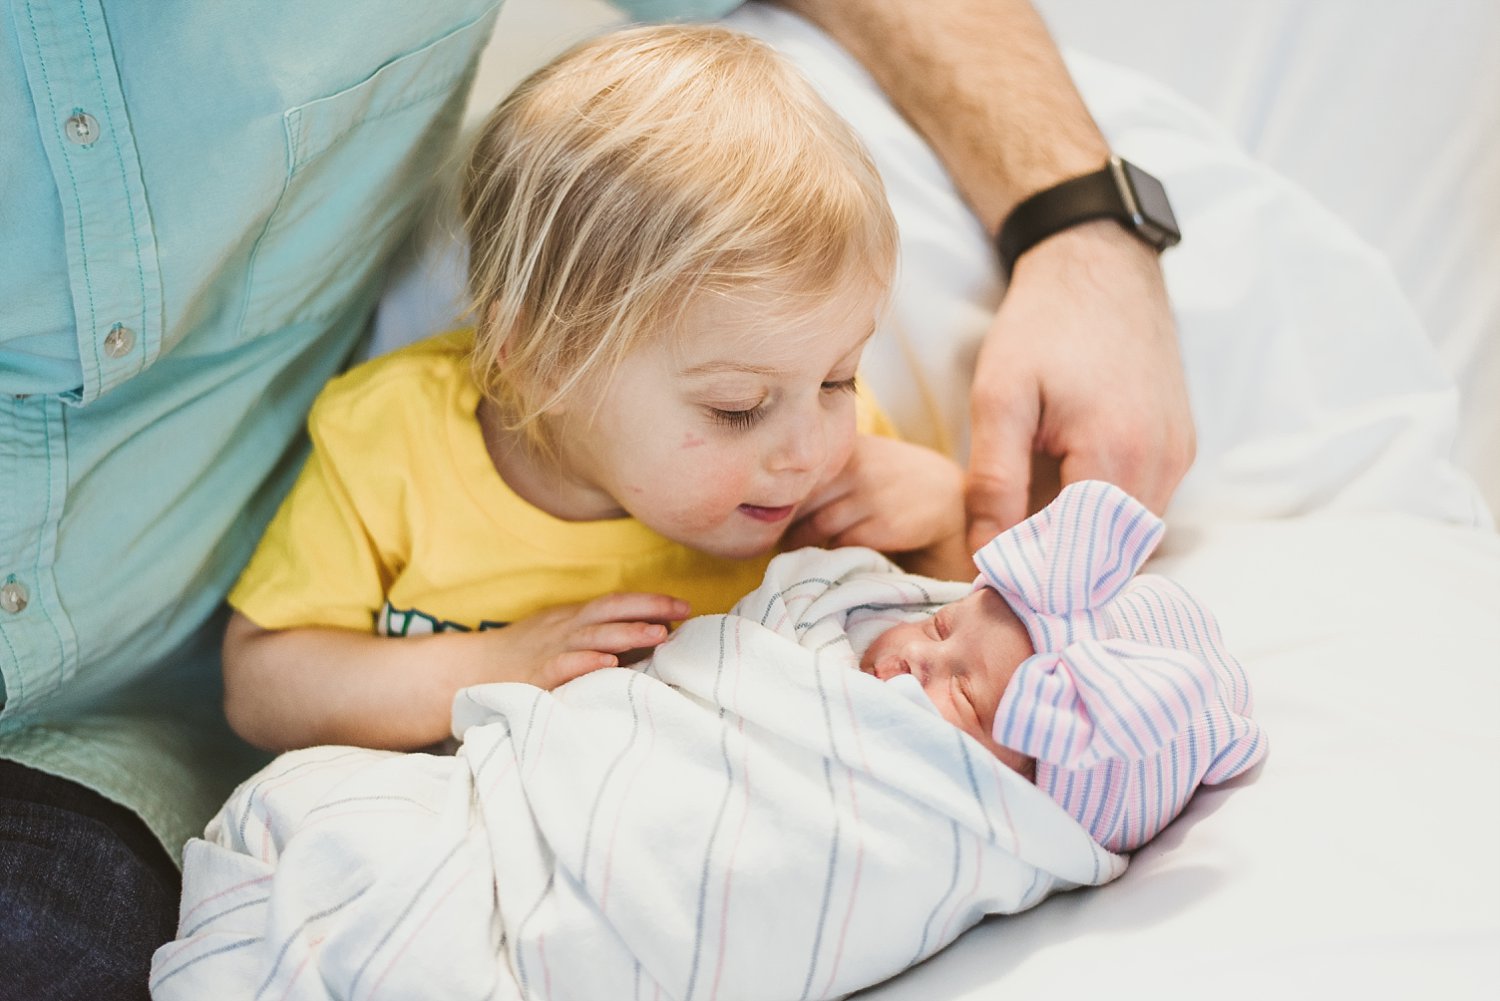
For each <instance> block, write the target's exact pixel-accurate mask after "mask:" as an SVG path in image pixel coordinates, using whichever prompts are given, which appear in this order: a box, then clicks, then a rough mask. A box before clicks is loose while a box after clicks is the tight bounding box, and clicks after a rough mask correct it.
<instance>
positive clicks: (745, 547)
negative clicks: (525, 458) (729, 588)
mask: <svg viewBox="0 0 1500 1001" xmlns="http://www.w3.org/2000/svg"><path fill="white" fill-rule="evenodd" d="M881 301H882V296H881V289H880V287H879V286H878V285H877V284H876V283H874V282H869V283H860V284H857V285H854V286H851V287H848V288H845V289H843V290H842V291H841V292H840V293H838V294H835V295H832V296H828V297H824V298H822V299H819V300H818V301H816V302H806V301H803V302H798V303H796V304H795V306H788V305H787V304H786V303H785V302H777V301H773V300H772V299H771V298H770V297H769V296H767V297H764V301H756V300H754V299H746V298H740V299H735V300H730V299H725V298H722V297H718V296H711V295H700V296H699V297H697V298H696V299H695V300H693V301H691V302H689V303H688V305H687V308H686V310H685V312H684V316H683V320H682V325H681V330H682V332H681V335H680V336H679V337H677V338H673V337H671V336H664V337H662V338H660V339H659V340H658V341H656V342H654V343H648V344H645V345H642V346H641V347H639V348H637V349H635V350H633V351H631V352H630V353H629V354H628V355H627V356H626V357H625V358H624V359H623V360H622V362H621V363H620V365H619V367H618V368H617V369H616V370H615V372H614V374H613V377H612V378H611V380H610V382H609V384H608V386H607V387H606V388H605V391H604V398H603V400H602V401H601V402H600V405H599V407H598V409H597V411H596V410H594V409H593V401H591V400H581V401H580V402H579V403H577V404H575V405H574V407H575V409H576V411H578V412H577V413H576V414H569V413H564V414H563V415H562V417H563V421H564V423H563V435H562V436H561V437H562V440H563V450H564V464H565V466H566V467H567V468H566V470H565V473H566V475H569V476H570V477H571V478H572V479H573V480H574V482H575V483H577V484H578V485H579V487H580V488H581V489H584V490H592V491H593V492H594V493H595V494H596V496H597V498H598V506H599V508H600V513H599V515H598V517H601V518H605V517H618V516H620V515H622V514H629V515H630V516H632V517H634V518H636V519H637V520H639V521H641V522H642V523H644V524H646V525H647V526H649V527H650V528H652V529H654V530H656V531H657V532H659V533H660V534H662V535H664V536H666V537H667V538H669V539H673V540H675V541H677V542H680V543H682V544H684V545H687V546H690V547H692V548H694V549H698V550H701V551H703V552H708V553H712V554H714V555H717V556H726V557H735V558H743V557H749V556H756V555H760V554H763V553H766V552H769V551H770V550H771V549H773V548H774V547H775V545H776V544H777V542H778V541H779V540H780V539H781V536H782V534H783V533H784V532H785V531H786V528H787V526H788V525H789V524H791V522H792V520H793V519H794V518H795V517H796V515H797V513H798V511H799V509H800V508H801V506H802V505H803V503H804V502H805V501H806V500H807V499H808V497H809V496H810V495H811V494H812V493H813V492H814V490H816V489H817V488H818V487H819V486H820V485H821V484H823V483H825V482H826V481H828V480H829V479H831V478H832V477H833V476H834V475H835V474H836V473H837V472H838V471H839V470H841V469H842V468H843V467H844V465H845V464H846V463H847V462H848V461H849V455H850V452H851V450H852V449H853V445H854V434H855V431H854V424H855V414H854V393H853V387H854V374H855V370H856V368H857V367H858V365H859V359H860V354H861V352H862V351H863V350H864V345H865V342H866V341H867V340H868V339H869V337H870V335H871V333H872V332H873V331H874V328H875V318H876V313H877V311H878V309H879V306H880V304H881ZM569 418H572V419H573V420H574V421H575V423H574V424H573V425H572V426H569V424H568V423H567V422H568V419H569Z"/></svg>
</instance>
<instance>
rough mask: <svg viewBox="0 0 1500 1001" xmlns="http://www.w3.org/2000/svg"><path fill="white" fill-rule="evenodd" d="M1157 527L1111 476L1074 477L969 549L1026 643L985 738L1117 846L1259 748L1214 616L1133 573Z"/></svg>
mask: <svg viewBox="0 0 1500 1001" xmlns="http://www.w3.org/2000/svg"><path fill="white" fill-rule="evenodd" d="M1162 530H1163V526H1162V522H1161V520H1160V519H1159V518H1157V517H1156V516H1155V515H1153V514H1152V513H1151V512H1150V511H1148V510H1146V508H1145V507H1144V506H1143V505H1141V504H1140V502H1138V501H1136V500H1135V499H1134V498H1132V497H1131V496H1130V495H1128V494H1126V493H1125V492H1124V491H1122V490H1120V489H1119V488H1118V487H1115V486H1112V485H1110V484H1108V483H1101V482H1097V481H1085V482H1081V483H1074V484H1070V485H1068V486H1067V487H1064V488H1063V490H1062V492H1061V493H1060V494H1058V496H1057V499H1056V500H1055V501H1053V502H1052V503H1051V504H1049V505H1048V506H1047V507H1046V508H1044V509H1043V510H1041V511H1039V512H1038V513H1037V514H1035V515H1033V516H1032V517H1031V518H1028V519H1027V520H1026V521H1024V522H1022V523H1021V524H1019V525H1017V526H1016V527H1015V528H1012V529H1010V530H1009V531H1006V532H1002V533H1001V534H1000V535H998V536H996V537H995V538H994V539H993V540H992V541H991V542H990V543H989V544H988V545H986V546H985V547H984V548H982V549H980V550H979V551H978V552H976V553H975V554H974V562H975V564H976V565H977V566H978V567H979V571H980V575H979V577H978V579H977V580H975V582H974V585H975V587H992V588H994V589H995V590H997V591H999V592H1000V594H1001V595H1002V596H1004V598H1005V599H1006V601H1007V602H1008V603H1009V604H1010V606H1011V608H1012V609H1013V610H1014V611H1015V613H1016V615H1017V617H1018V618H1020V620H1021V621H1022V623H1023V624H1024V625H1025V626H1026V630H1027V632H1028V633H1029V634H1030V636H1031V642H1032V646H1033V648H1034V649H1035V651H1036V653H1035V654H1034V655H1033V656H1031V657H1029V658H1027V659H1026V660H1025V661H1024V662H1022V664H1021V666H1020V667H1019V668H1017V669H1016V673H1015V675H1014V676H1013V677H1012V678H1011V681H1010V684H1009V686H1008V687H1007V688H1006V690H1005V695H1004V696H1003V697H1002V698H1001V700H1000V706H999V709H998V711H997V713H996V715H995V726H994V732H993V735H994V738H995V741H996V742H997V743H999V744H1003V745H1004V746H1006V747H1009V748H1012V749H1013V750H1016V751H1019V752H1021V753H1022V754H1025V755H1028V756H1030V757H1033V758H1035V759H1036V785H1037V787H1038V788H1039V789H1041V790H1042V791H1044V792H1046V793H1047V794H1048V795H1049V796H1051V797H1052V799H1053V800H1055V801H1056V802H1057V803H1058V804H1059V805H1061V806H1062V807H1063V809H1065V810H1067V811H1068V812H1069V813H1070V814H1072V816H1073V817H1074V818H1075V819H1076V820H1077V821H1078V822H1079V823H1080V824H1082V825H1083V826H1084V827H1085V828H1086V829H1087V830H1088V832H1089V833H1090V835H1092V836H1093V838H1094V840H1095V841H1097V842H1099V843H1100V844H1101V845H1103V846H1104V847H1106V848H1108V849H1110V850H1111V851H1117V852H1119V851H1131V850H1133V849H1135V848H1137V847H1139V846H1140V845H1142V844H1144V843H1145V842H1146V841H1149V840H1150V839H1151V838H1152V837H1154V836H1155V835H1156V834H1157V833H1158V832H1159V831H1160V830H1161V829H1162V828H1163V827H1165V826H1166V825H1167V824H1168V823H1170V822H1171V821H1172V819H1173V818H1174V817H1176V816H1177V814H1178V813H1180V812H1181V811H1182V808H1183V807H1184V806H1186V805H1187V802H1188V800H1189V799H1190V798H1191V797H1192V794H1193V792H1194V790H1195V789H1197V787H1198V785H1199V784H1200V783H1208V784H1211V785H1212V784H1216V783H1219V782H1223V781H1225V780H1227V779H1229V778H1232V777H1233V776H1235V775H1238V774H1240V773H1241V772H1243V771H1245V770H1246V769H1248V768H1250V767H1251V766H1253V765H1254V764H1255V763H1256V762H1258V761H1260V759H1261V758H1263V757H1264V756H1265V753H1266V740H1265V735H1264V734H1263V732H1262V731H1261V728H1260V725H1259V724H1258V723H1256V722H1255V721H1254V720H1252V719H1250V717H1249V713H1250V710H1251V698H1250V686H1249V682H1248V680H1247V679H1246V677H1245V672H1244V669H1243V668H1242V667H1241V666H1240V664H1239V662H1238V661H1236V660H1235V659H1234V657H1233V656H1232V655H1230V653H1229V651H1228V650H1226V649H1225V647H1224V643H1223V640H1222V638H1221V637H1220V635H1219V626H1218V622H1217V621H1215V619H1214V617H1213V615H1212V614H1211V613H1210V612H1209V611H1208V610H1207V609H1206V608H1204V607H1203V606H1202V605H1200V604H1199V603H1198V602H1197V601H1196V600H1195V599H1194V598H1193V597H1192V596H1191V595H1190V594H1188V593H1187V592H1186V591H1185V590H1183V588H1182V587H1181V586H1180V585H1178V584H1177V583H1175V582H1174V581H1171V580H1168V579H1167V578H1165V577H1161V576H1157V575H1155V574H1142V575H1140V576H1136V575H1135V572H1136V570H1137V569H1138V568H1139V567H1140V565H1141V564H1142V563H1144V562H1145V560H1146V557H1147V556H1149V555H1150V554H1151V551H1152V550H1153V549H1155V548H1156V544H1157V543H1158V542H1159V541H1160V539H1161V534H1162Z"/></svg>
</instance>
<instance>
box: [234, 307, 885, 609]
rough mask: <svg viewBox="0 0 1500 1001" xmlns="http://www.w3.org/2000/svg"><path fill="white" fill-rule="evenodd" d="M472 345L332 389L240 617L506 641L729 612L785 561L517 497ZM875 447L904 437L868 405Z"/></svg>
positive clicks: (380, 364) (411, 354)
mask: <svg viewBox="0 0 1500 1001" xmlns="http://www.w3.org/2000/svg"><path fill="white" fill-rule="evenodd" d="M472 337H473V334H472V331H467V330H460V331H454V332H452V333H449V334H443V335H440V336H437V337H433V338H429V339H427V340H425V341H421V342H418V343H416V344H413V345H411V346H410V347H407V348H405V349H403V350H401V351H398V352H395V353H394V354H390V355H386V356H385V357H382V358H377V359H375V360H374V361H371V362H368V363H366V364H364V365H361V366H360V367H358V368H356V369H354V370H352V371H350V372H349V373H347V374H345V375H343V376H341V377H339V378H338V379H335V380H334V381H333V382H331V383H329V385H328V386H327V388H325V389H324V390H323V392H322V394H321V395H319V397H318V399H317V402H316V403H315V404H314V405H313V409H312V413H311V415H310V416H309V418H308V430H309V432H310V434H311V436H312V445H313V449H312V454H311V455H310V456H309V457H308V460H307V465H306V466H305V467H303V470H302V473H301V475H300V477H299V478H298V480H297V482H296V484H295V485H294V486H293V487H292V491H291V493H289V494H288V495H287V498H286V500H285V501H284V502H283V503H282V505H281V509H280V510H279V511H278V512H277V514H276V517H275V519H274V520H273V521H272V522H271V524H270V526H269V527H268V528H267V529H266V534H265V536H264V537H263V538H262V539H261V541H260V545H259V547H258V548H257V549H256V552H255V555H254V556H253V557H252V559H251V561H250V565H249V566H248V567H246V569H245V572H244V574H243V575H242V576H241V577H240V580H239V582H238V583H237V584H236V585H235V587H234V590H233V591H231V592H230V595H229V602H230V604H232V605H233V606H234V607H235V608H237V609H238V610H239V611H240V612H242V613H243V614H244V615H246V616H247V617H248V618H249V619H250V620H251V621H253V622H255V623H256V624H257V625H259V626H261V627H262V628H266V629H289V628H294V627H298V626H337V627H343V628H347V629H357V630H362V631H374V632H379V633H385V634H390V635H407V634H409V633H418V632H435V631H442V630H444V629H452V628H460V629H480V628H487V627H491V626H499V625H504V624H505V623H508V622H514V621H516V620H517V619H521V618H524V617H525V616H527V615H531V614H533V613H535V612H538V611H540V610H542V609H544V608H549V607H551V606H553V605H560V604H567V603H572V602H582V601H589V600H592V599H594V598H597V597H600V596H601V595H604V594H608V593H610V592H614V591H657V592H663V593H666V594H671V595H675V596H677V597H680V598H683V599H685V600H686V601H687V602H688V603H689V604H690V605H691V606H692V609H693V612H694V613H695V614H706V613H713V612H724V611H728V609H729V607H730V606H731V605H732V604H734V602H735V601H736V600H738V599H739V598H740V597H741V596H743V595H744V594H745V593H746V592H748V591H750V590H752V589H753V588H755V587H756V586H758V585H759V584H760V581H761V577H762V575H763V573H764V571H765V567H766V564H767V563H768V562H769V560H770V555H769V554H768V555H766V556H764V557H757V558H753V559H748V560H731V559H724V558H720V557H716V556H709V555H706V554H704V553H700V552H697V551H695V550H692V549H689V548H688V547H686V546H684V545H681V544H680V543H677V542H673V541H671V540H669V539H666V538H663V537H662V536H660V535H658V534H657V533H656V532H654V531H652V530H651V529H649V528H647V527H646V526H645V525H642V524H641V523H640V522H638V521H636V520H635V519H633V518H615V519H609V520H605V521H588V522H577V521H563V520H562V519H559V518H555V517H553V516H552V515H550V514H548V513H547V512H545V511H542V510H541V509H539V508H537V507H534V506H532V505H531V504H529V503H528V502H526V501H525V500H523V499H522V498H521V497H520V496H518V495H517V494H516V493H515V492H514V491H512V490H511V489H510V487H509V486H507V485H506V483H505V481H504V480H503V479H501V477H500V474H499V473H498V472H497V471H496V470H495V467H494V464H493V462H492V461H491V459H490V456H489V452H488V450H487V449H486V448H485V444H484V438H483V435H482V433H481V431H480V427H479V421H478V418H477V417H476V416H475V411H476V408H477V407H478V405H479V388H478V386H477V385H476V384H475V383H474V381H473V379H472V377H471V376H470V374H469V366H468V351H469V348H470V346H471V344H472ZM858 409H859V413H860V417H859V425H860V430H861V431H866V432H872V433H889V431H890V426H889V423H888V422H887V421H886V420H885V418H884V416H883V415H881V414H880V413H879V411H878V409H876V408H875V407H874V406H873V404H871V403H870V402H869V401H868V400H865V399H863V398H862V399H861V405H860V406H859V408H858Z"/></svg>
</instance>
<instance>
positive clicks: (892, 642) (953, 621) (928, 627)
mask: <svg viewBox="0 0 1500 1001" xmlns="http://www.w3.org/2000/svg"><path fill="white" fill-rule="evenodd" d="M1032 653H1033V650H1032V646H1031V638H1030V637H1029V636H1028V635H1027V633H1026V627H1025V626H1023V625H1022V624H1021V620H1020V619H1018V618H1016V614H1015V613H1014V612H1012V611H1011V610H1010V606H1009V605H1008V604H1006V602H1005V599H1004V598H1002V597H1000V595H999V593H998V592H996V591H994V590H993V589H991V588H988V587H982V588H980V589H978V590H977V591H975V592H974V593H973V594H971V595H969V596H968V597H967V598H964V599H962V600H961V601H955V602H953V603H952V604H951V605H945V606H944V607H943V608H942V609H940V610H939V611H938V613H937V614H936V615H933V616H932V617H930V618H927V619H922V620H920V621H918V622H906V623H902V624H901V625H898V626H892V627H891V628H890V629H887V630H886V631H885V632H883V633H881V634H880V635H879V636H878V637H876V639H875V642H874V643H871V644H870V647H869V649H867V650H866V651H865V655H864V657H863V658H861V659H860V662H859V669H860V670H861V671H864V672H865V673H866V674H873V675H874V676H875V677H877V678H879V679H880V680H882V681H885V680H887V679H889V678H891V677H894V676H895V675H898V674H911V675H913V676H915V677H916V679H917V681H919V682H920V683H921V685H922V690H923V691H925V692H926V693H927V697H928V698H930V699H931V700H932V702H933V704H934V705H935V706H937V709H938V712H939V713H941V714H942V716H943V718H944V719H946V720H947V721H948V722H950V723H952V724H953V725H954V726H956V727H958V728H959V729H961V730H963V731H964V732H965V733H967V734H968V735H969V736H971V737H973V738H974V739H975V740H977V741H979V742H980V743H981V744H983V745H984V746H985V747H987V748H989V749H990V751H991V752H992V753H993V754H994V755H995V756H996V757H998V758H999V759H1000V760H1001V761H1003V762H1004V763H1005V764H1007V765H1009V766H1010V767H1011V768H1013V769H1015V770H1016V771H1018V772H1020V773H1021V774H1023V775H1028V776H1029V775H1030V774H1031V770H1032V768H1033V766H1034V762H1032V760H1031V759H1030V758H1027V757H1025V756H1024V755H1022V754H1019V753H1017V752H1015V751H1012V750H1011V749H1010V748H1008V747H1002V746H1000V745H999V744H997V743H995V740H994V738H993V737H992V736H991V732H992V731H993V730H994V727H995V713H996V711H997V710H998V709H999V707H1000V697H1001V696H1002V695H1004V694H1005V688H1006V686H1007V685H1009V684H1010V679H1011V676H1012V675H1014V674H1015V673H1016V668H1017V667H1019V666H1020V664H1021V662H1022V661H1023V660H1025V659H1026V658H1027V657H1030V656H1031V654H1032Z"/></svg>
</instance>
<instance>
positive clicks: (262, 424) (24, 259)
mask: <svg viewBox="0 0 1500 1001" xmlns="http://www.w3.org/2000/svg"><path fill="white" fill-rule="evenodd" d="M624 6H627V7H630V6H632V5H630V4H625V5H624ZM731 6H733V3H732V2H701V0H700V2H698V3H679V4H664V3H661V2H651V0H643V2H641V3H639V4H638V5H635V7H634V10H635V12H636V13H638V14H640V13H644V14H651V15H666V14H670V13H676V14H683V13H689V14H693V15H700V16H706V15H709V14H715V13H722V12H723V10H724V9H726V8H728V7H731ZM497 7H498V2H497V0H441V2H439V0H432V2H426V3H416V4H413V3H409V2H407V0H359V2H345V3H335V2H306V3H298V4H288V5H282V6H280V7H278V8H277V9H276V10H275V11H274V12H272V11H268V10H266V9H264V8H261V7H256V6H254V5H244V4H204V3H193V2H190V0H177V2H153V3H132V4H124V3H122V4H113V5H108V6H107V5H106V4H105V3H104V2H102V0H75V2H70V3H67V4H59V3H51V2H47V0H9V10H8V12H7V14H8V16H5V17H4V18H3V19H0V682H3V687H0V698H3V700H4V703H3V710H0V757H5V758H10V759H13V760H17V761H21V762H23V763H26V764H29V765H31V766H33V767H36V768H40V769H42V770H44V771H48V772H51V773H54V774H59V775H63V776H66V777H68V778H71V779H74V780H76V781H79V782H82V783H83V784H85V785H87V786H89V787H91V788H93V789H96V790H98V791H99V792H101V793H103V794H104V795H106V796H108V797H110V798H111V799H114V800H117V801H119V802H122V803H124V804H126V805H128V806H130V807H132V808H133V809H135V810H136V811H137V812H138V813H140V815H141V816H142V817H143V818H144V819H145V820H146V822H147V823H148V824H149V825H150V826H151V827H152V829H153V830H154V831H156V833H157V834H158V836H160V837H161V839H162V842H163V843H164V844H165V845H166V846H167V847H168V849H169V850H171V851H172V852H174V853H175V852H177V851H178V850H179V849H180V846H181V844H182V842H183V841H184V840H185V839H186V838H187V837H189V836H191V835H193V834H196V833H198V832H199V831H200V830H201V828H202V825H203V823H204V821H205V820H206V819H207V818H208V817H209V816H211V815H212V813H213V811H214V810H215V809H216V807H217V806H218V804H219V802H220V801H221V800H222V799H223V798H224V796H225V795H226V794H227V793H228V792H229V790H230V788H231V787H232V785H233V783H234V782H235V781H237V780H238V779H240V778H242V777H244V775H245V774H246V773H247V772H248V770H249V769H250V768H251V767H253V765H254V764H255V763H256V762H257V761H258V760H259V757H258V756H257V755H256V754H255V753H254V752H251V751H250V750H249V749H248V748H246V747H245V746H244V745H243V744H240V743H239V742H238V741H236V740H235V739H234V738H233V737H232V736H231V735H230V734H229V732H228V729H227V727H226V726H225V724H224V721H223V717H222V712H221V708H220V688H219V663H218V644H219V638H220V631H221V628H222V618H221V616H220V615H219V614H218V613H219V611H220V609H221V608H222V600H223V596H224V594H225V592H226V591H227V590H228V588H229V585H230V584H231V583H232V582H233V580H234V578H235V577H236V575H237V574H238V573H239V570H240V568H241V566H242V565H243V564H244V562H245V560H246V559H247V558H248V556H249V554H250V551H251V549H252V547H253V546H254V544H255V542H256V540H257V538H258V537H259V534H260V531H261V529H262V527H263V526H264V524H265V522H266V521H267V520H268V519H269V517H270V514H271V513H272V511H273V509H274V507H275V505H276V503H277V502H278V500H279V498H280V496H281V494H282V492H283V491H284V490H285V488H286V487H287V486H288V485H289V482H290V477H291V476H292V475H293V474H294V473H295V471H296V467H297V466H298V464H299V463H300V460H301V455H302V452H301V448H302V446H301V443H300V431H301V428H302V423H303V419H304V417H305V415H306V412H307V408H308V406H309V405H310V403H311V401H312V398H313V396H314V395H315V394H316V393H317V391H318V390H319V389H320V388H321V387H322V385H323V383H324V382H325V381H326V380H327V379H328V378H329V377H330V376H331V375H333V374H334V373H336V372H337V371H338V370H339V369H340V368H341V367H342V366H343V365H344V364H345V362H346V360H347V359H348V358H349V356H350V354H351V352H352V351H353V350H354V348H355V347H356V345H357V342H358V341H359V339H360V337H361V335H362V334H363V333H364V331H365V329H366V326H367V323H368V320H369V317H370V313H371V310H372V308H373V306H374V303H375V298H376V296H377V295H378V291H379V288H380V284H381V278H382V274H383V270H384V268H385V266H386V264H387V263H388V262H389V260H390V258H391V255H392V253H393V251H394V250H395V248H396V247H397V246H398V245H399V243H400V241H401V240H402V239H403V237H404V236H405V235H406V234H407V232H408V231H409V229H410V227H411V225H412V223H413V221H414V216H415V214H416V213H417V211H418V210H419V208H420V205H421V199H422V196H423V194H424V193H425V191H426V189H427V182H428V181H429V180H430V179H431V178H432V177H433V176H434V175H435V174H436V173H437V172H438V171H439V167H440V164H441V163H442V161H443V159H444V157H445V156H446V155H447V154H448V153H449V151H450V148H451V142H452V139H453V137H454V134H455V131H456V127H457V125H458V122H459V119H460V116H461V114H462V110H463V103H464V98H465V95H466V92H467V89H468V83H469V82H470V79H471V77H472V74H473V70H474V67H475V64H476V62H477V59H478V56H479V53H480V51H481V49H482V48H483V46H484V44H485V42H486V41H487V40H488V36H489V33H490V29H491V27H492V25H493V22H494V19H495V14H496V10H497ZM648 8H653V9H648Z"/></svg>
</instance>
